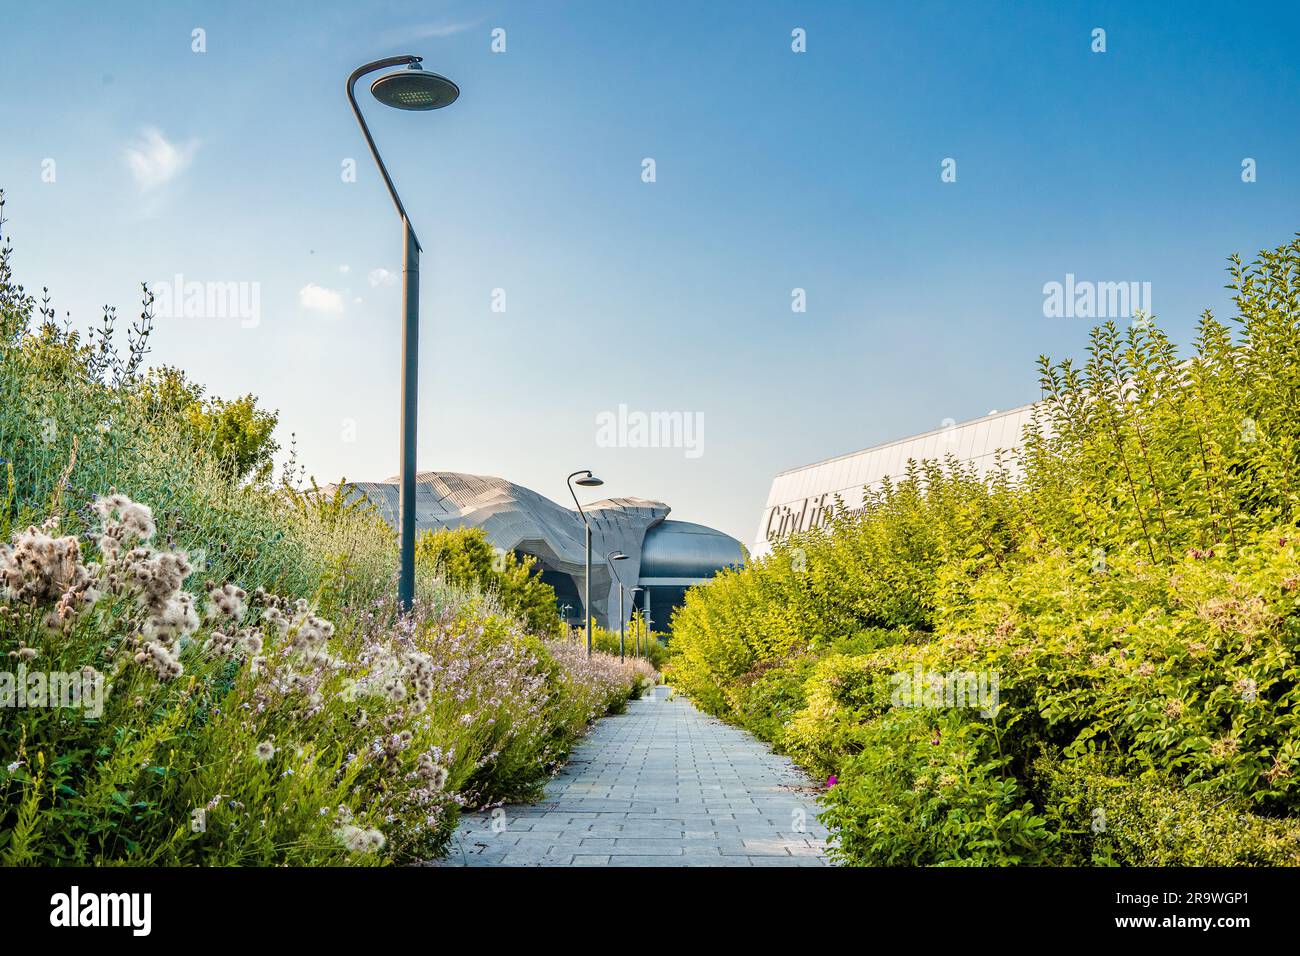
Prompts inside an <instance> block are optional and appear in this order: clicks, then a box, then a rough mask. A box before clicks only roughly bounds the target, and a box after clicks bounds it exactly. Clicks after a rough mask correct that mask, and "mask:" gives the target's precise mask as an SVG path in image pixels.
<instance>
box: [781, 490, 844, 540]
mask: <svg viewBox="0 0 1300 956" xmlns="http://www.w3.org/2000/svg"><path fill="white" fill-rule="evenodd" d="M837 494H838V493H837V492H831V491H828V492H826V493H825V494H821V495H814V496H812V497H811V498H805V499H803V501H793V502H788V503H786V504H783V505H773V506H772V508H770V509H769V510H768V512H767V521H766V522H765V523H764V525H763V535H764V537H766V538H767V540H768V541H779V540H781V539H783V538H788V537H789V536H790V535H792V534H795V533H797V532H800V531H811V530H813V529H814V528H820V527H822V526H823V525H825V524H827V523H828V522H829V521H830V520H831V516H832V515H833V514H835V502H836V498H837ZM861 510H862V508H861V507H858V508H849V509H848V511H849V512H850V513H856V512H858V511H861Z"/></svg>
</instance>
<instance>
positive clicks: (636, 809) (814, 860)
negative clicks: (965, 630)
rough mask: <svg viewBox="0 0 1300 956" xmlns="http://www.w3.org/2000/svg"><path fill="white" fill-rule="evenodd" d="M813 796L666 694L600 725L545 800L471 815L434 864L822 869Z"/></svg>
mask: <svg viewBox="0 0 1300 956" xmlns="http://www.w3.org/2000/svg"><path fill="white" fill-rule="evenodd" d="M814 794H815V789H814V788H812V787H811V786H810V785H809V781H808V779H807V778H806V777H805V776H804V775H803V774H802V773H801V772H800V771H799V770H798V769H797V768H796V767H795V766H794V764H792V763H791V762H790V761H789V760H788V759H786V758H785V757H780V756H777V755H776V754H773V753H772V752H771V751H770V750H769V749H768V748H767V747H766V746H765V745H764V744H762V743H760V742H759V741H758V740H756V739H755V738H754V737H752V736H750V735H749V734H747V733H745V732H744V731H742V730H737V729H736V728H734V727H730V726H728V725H726V724H724V723H722V722H721V721H719V720H715V719H714V718H712V717H707V716H705V715H704V714H702V713H701V712H700V711H699V710H697V709H696V708H695V707H694V706H693V705H692V704H691V703H690V701H688V700H686V698H684V697H672V696H671V691H670V690H669V689H668V688H667V687H658V688H656V689H655V692H654V694H653V696H650V695H648V696H647V697H646V698H644V699H642V700H638V701H633V702H632V703H631V704H629V705H628V711H627V713H626V714H621V715H619V716H617V717H606V718H605V719H603V720H601V721H599V722H598V723H597V724H596V726H595V728H594V729H593V730H592V731H591V733H590V734H589V735H588V736H587V737H586V738H585V739H584V740H583V741H582V742H581V743H580V744H579V745H578V747H577V748H576V749H575V751H574V753H573V756H572V759H571V760H570V761H569V763H568V764H567V765H566V766H565V767H564V769H563V770H562V771H561V772H560V774H559V776H557V777H556V778H555V779H554V780H552V781H551V782H550V784H548V785H547V787H546V792H545V795H544V796H543V798H542V800H541V801H540V802H538V803H535V804H522V805H518V806H508V807H503V808H500V809H498V810H495V811H491V812H486V813H474V814H467V815H466V816H465V817H464V818H463V819H462V821H461V825H460V828H459V830H458V831H457V833H456V835H455V837H454V838H453V839H452V843H451V846H450V848H449V850H448V853H447V857H446V858H445V859H443V860H439V861H438V863H437V865H441V866H825V865H827V861H826V857H825V840H826V830H825V828H824V827H822V826H821V824H820V823H818V822H817V807H816V803H815V800H814ZM494 814H495V816H494Z"/></svg>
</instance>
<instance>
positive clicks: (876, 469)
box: [751, 405, 1035, 557]
mask: <svg viewBox="0 0 1300 956" xmlns="http://www.w3.org/2000/svg"><path fill="white" fill-rule="evenodd" d="M1034 407H1035V406H1034V405H1022V406H1021V407H1019V408H1013V409H1011V410H1010V411H1006V412H994V413H991V414H988V415H985V416H984V417H982V418H976V419H974V420H972V421H968V422H961V423H954V424H952V425H949V426H946V427H943V428H938V429H935V430H934V431H931V432H925V433H924V434H921V435H913V436H911V437H909V438H901V439H899V440H897V441H892V442H887V443H885V444H883V445H876V446H874V447H872V448H865V449H863V450H862V451H856V452H853V453H852V454H848V455H840V456H839V457H838V458H830V459H827V460H826V461H819V462H815V463H813V464H811V465H805V466H803V467H802V468H793V469H791V470H789V471H783V472H781V474H779V475H777V476H776V478H774V479H773V480H772V488H771V490H770V491H769V492H768V495H767V504H766V505H765V506H764V508H763V517H762V519H761V520H760V521H759V525H758V531H757V533H756V534H755V537H754V547H753V550H752V552H751V553H752V555H753V556H754V557H761V556H762V555H764V554H766V553H767V552H768V551H769V550H771V543H770V542H771V541H773V540H780V539H782V538H786V537H788V536H789V535H791V534H793V533H795V532H796V531H807V530H810V529H812V528H817V527H821V526H822V525H823V524H825V523H826V521H827V520H828V519H829V517H830V514H831V512H832V511H833V510H834V506H835V499H836V497H839V498H840V500H842V501H843V502H844V504H845V506H846V507H848V508H849V509H851V510H852V509H857V508H860V507H862V503H863V495H864V493H865V490H866V489H867V488H873V489H874V488H879V487H880V484H881V482H882V480H883V479H884V478H885V477H886V476H888V477H891V478H895V479H897V478H898V477H899V476H901V475H902V474H904V472H905V471H906V469H907V462H908V460H909V459H911V460H914V461H917V462H920V461H925V460H927V459H939V460H943V459H946V458H947V457H948V456H949V455H952V456H954V457H956V458H957V459H958V460H959V461H961V462H965V463H969V464H973V465H974V466H975V467H976V468H977V469H978V470H979V472H980V473H981V474H987V473H988V472H990V471H992V470H993V469H994V467H995V466H996V463H997V457H998V452H999V451H1002V452H1003V462H1004V464H1006V465H1008V466H1009V467H1010V468H1011V470H1012V472H1013V473H1014V472H1015V470H1016V469H1017V467H1018V463H1017V459H1016V452H1017V451H1018V450H1019V448H1020V447H1021V443H1022V436H1023V434H1024V429H1025V426H1027V425H1029V424H1030V422H1031V420H1032V414H1033V410H1034Z"/></svg>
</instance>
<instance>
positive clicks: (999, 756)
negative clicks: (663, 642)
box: [668, 239, 1300, 864]
mask: <svg viewBox="0 0 1300 956" xmlns="http://www.w3.org/2000/svg"><path fill="white" fill-rule="evenodd" d="M1297 271H1300V239H1297V240H1296V241H1293V242H1291V243H1290V244H1288V245H1287V246H1284V247H1282V248H1280V249H1277V250H1275V251H1272V252H1264V253H1261V254H1260V256H1259V258H1258V259H1257V260H1256V261H1255V262H1254V263H1252V264H1250V265H1244V264H1242V263H1241V262H1240V260H1238V259H1236V258H1235V257H1234V258H1233V260H1232V262H1231V267H1230V272H1231V274H1232V288H1233V289H1234V292H1235V295H1234V302H1235V305H1236V307H1237V311H1238V314H1237V316H1235V321H1236V323H1237V326H1238V328H1239V334H1238V335H1236V336H1234V334H1233V332H1232V331H1231V330H1230V329H1229V327H1227V326H1225V325H1223V324H1221V323H1219V322H1218V321H1217V320H1215V319H1214V317H1213V316H1212V315H1210V314H1208V313H1207V314H1206V315H1205V316H1204V317H1203V318H1202V320H1201V322H1200V324H1199V326H1198V330H1197V337H1196V341H1195V342H1194V344H1193V350H1192V356H1191V358H1190V359H1189V360H1187V361H1182V360H1181V359H1180V358H1179V357H1178V356H1176V354H1175V350H1174V347H1173V345H1172V343H1170V341H1169V340H1168V339H1167V338H1166V336H1165V335H1164V333H1162V332H1161V331H1160V329H1159V328H1158V327H1157V326H1156V325H1155V324H1154V323H1153V322H1150V321H1146V320H1145V319H1144V321H1141V322H1134V323H1133V324H1132V325H1131V326H1130V327H1128V328H1126V329H1123V330H1121V329H1120V328H1118V327H1117V326H1116V325H1115V324H1114V323H1107V324H1105V325H1103V326H1100V327H1099V328H1097V329H1095V330H1094V331H1093V334H1092V338H1091V344H1090V346H1089V349H1088V356H1087V359H1086V361H1084V362H1083V363H1081V364H1079V365H1076V364H1074V363H1072V362H1069V361H1066V362H1062V363H1059V364H1053V363H1051V362H1050V361H1049V360H1048V359H1046V358H1044V359H1042V360H1041V362H1040V373H1041V379H1042V385H1043V391H1044V395H1045V396H1046V400H1045V402H1044V403H1043V404H1042V405H1041V406H1040V407H1039V409H1038V410H1037V413H1036V422H1035V424H1034V426H1032V427H1031V428H1030V429H1028V431H1027V433H1026V435H1025V442H1024V452H1023V455H1022V461H1021V465H1022V471H1021V472H1020V474H1018V475H1016V476H1015V477H1013V475H1012V474H1011V473H1010V472H1009V471H1006V470H999V469H994V471H993V473H992V474H991V475H988V476H983V477H981V476H978V475H976V474H974V473H972V472H971V471H970V470H968V469H963V468H962V467H960V466H959V465H957V463H956V462H954V461H951V460H949V461H948V462H946V463H938V462H926V463H911V464H909V467H908V470H907V473H906V474H905V475H904V476H903V477H902V479H900V480H899V481H898V482H895V483H886V484H885V485H884V486H883V487H882V488H879V489H875V490H873V491H871V492H870V493H869V495H868V499H867V506H866V508H865V510H864V511H863V512H862V513H861V514H849V513H845V512H843V511H840V512H839V513H837V514H836V515H835V516H834V517H833V519H832V520H831V522H830V524H829V525H828V526H827V527H826V528H823V529H821V530H819V531H815V532H812V533H808V534H801V535H797V536H795V537H794V538H792V539H791V540H789V541H785V542H782V543H779V544H778V545H777V546H776V547H775V548H774V550H773V553H772V554H771V555H770V556H769V557H767V558H765V559H763V560H761V561H758V562H755V563H753V564H751V565H749V566H748V567H746V568H744V569H741V570H738V571H732V572H727V573H724V574H722V575H719V577H718V578H717V579H716V580H715V581H714V582H712V583H710V584H709V585H707V586H704V587H700V588H695V589H692V591H690V592H689V593H688V595H687V599H686V603H685V605H684V607H683V608H682V609H681V610H680V611H679V612H678V614H677V615H676V616H675V617H674V620H673V633H674V641H673V646H672V651H673V656H672V659H671V661H670V662H669V668H668V669H669V671H670V676H671V679H672V680H673V681H674V683H675V684H676V686H678V687H679V688H681V689H682V690H684V691H685V692H687V693H689V694H691V695H692V697H694V698H695V699H696V700H697V701H698V702H699V703H700V704H701V705H702V706H704V707H705V708H707V709H708V710H710V711H712V712H713V713H716V714H719V715H720V716H723V717H725V718H727V719H729V720H733V721H736V722H738V723H740V724H742V725H744V726H746V727H749V728H750V729H752V730H754V731H755V732H756V733H759V734H760V735H762V736H764V737H765V738H767V739H770V740H772V741H773V742H774V743H775V744H776V746H778V747H780V748H782V749H784V750H786V751H787V752H789V753H790V754H792V755H793V756H794V757H795V758H796V759H798V760H799V761H801V762H803V763H804V764H805V765H807V766H808V767H809V768H810V769H811V770H813V771H815V772H817V773H818V775H822V774H826V775H833V776H835V777H836V778H837V782H836V784H835V786H833V787H831V788H830V790H829V791H828V792H827V793H826V795H825V798H824V802H825V806H826V820H827V822H828V824H829V825H830V827H831V830H832V836H833V838H834V840H835V841H836V845H837V853H838V854H839V855H840V857H841V859H843V860H845V861H846V862H850V863H867V864H881V863H884V864H895V863H910V864H916V863H928V864H954V863H969V864H986V863H1063V862H1079V861H1080V860H1083V861H1085V862H1087V861H1092V860H1094V859H1095V860H1096V861H1097V862H1116V863H1124V864H1168V863H1185V864H1197V863H1202V862H1209V861H1213V862H1217V863H1224V864H1233V863H1257V862H1268V863H1281V862H1294V860H1295V854H1294V852H1293V846H1291V847H1290V848H1289V845H1288V841H1289V840H1292V841H1293V840H1294V838H1295V835H1296V832H1297V830H1296V825H1297V823H1296V821H1297V818H1298V817H1300V710H1298V709H1297V704H1300V664H1298V663H1297V661H1298V660H1300V556H1298V555H1297V548H1296V543H1295V542H1296V539H1297V537H1298V536H1300V528H1297V524H1296V522H1297V518H1298V517H1300V497H1298V495H1300V486H1298V485H1297V476H1300V418H1297V416H1296V415H1295V414H1294V407H1295V398H1294V396H1295V395H1296V394H1298V393H1300V299H1298V296H1300V288H1297V286H1296V284H1295V282H1294V276H1295V274H1296V272H1297ZM954 673H956V674H959V675H969V676H973V677H976V678H982V679H984V680H985V682H986V684H988V685H991V683H992V680H993V679H996V681H997V690H998V702H997V704H998V705H997V706H996V707H990V708H987V712H985V710H986V709H985V708H982V707H979V708H973V707H964V706H954V705H952V704H945V705H944V706H941V707H932V706H909V705H908V704H909V702H908V701H906V700H901V699H895V698H894V694H893V692H894V691H895V690H896V689H897V687H898V686H899V685H898V680H899V678H900V677H901V676H903V675H908V674H917V675H926V676H925V678H924V679H925V680H926V681H929V680H930V677H929V676H928V675H945V674H954ZM910 703H912V704H915V701H911V702H910ZM1103 798H1104V799H1103ZM1090 802H1091V803H1093V804H1095V805H1096V807H1101V806H1103V805H1105V806H1106V807H1107V808H1114V810H1115V814H1118V817H1119V818H1120V819H1121V820H1122V821H1123V822H1122V824H1121V829H1119V830H1112V831H1111V833H1110V835H1109V836H1107V837H1105V838H1094V837H1093V835H1092V833H1091V830H1089V831H1088V834H1087V835H1086V836H1083V837H1081V836H1080V834H1079V827H1080V825H1081V824H1080V814H1081V813H1082V812H1083V811H1084V810H1087V812H1088V813H1091V811H1092V809H1093V808H1090V807H1089V806H1088V804H1089V803H1090ZM1106 812H1107V813H1110V809H1107V810H1106Z"/></svg>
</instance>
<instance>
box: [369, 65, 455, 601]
mask: <svg viewBox="0 0 1300 956" xmlns="http://www.w3.org/2000/svg"><path fill="white" fill-rule="evenodd" d="M422 59H423V57H418V56H412V55H410V54H403V55H402V56H390V57H385V58H384V59H382V60H375V61H374V62H372V63H367V64H365V65H364V66H360V67H358V68H357V69H356V70H354V71H353V73H352V75H351V76H349V77H348V84H347V92H348V102H349V103H351V104H352V112H353V114H354V115H355V116H356V118H357V123H358V124H359V125H360V126H361V133H362V135H364V136H365V138H366V145H367V146H369V147H370V155H371V156H372V157H374V160H375V165H376V166H378V167H379V172H380V174H381V175H382V176H383V177H384V185H386V186H387V187H388V194H389V195H390V196H391V197H392V198H393V205H394V206H396V207H397V214H398V216H400V217H401V219H402V230H403V233H404V240H405V243H404V252H403V257H402V315H403V319H402V441H401V460H402V464H401V472H400V479H399V484H398V522H397V525H398V537H399V540H400V553H399V558H398V577H397V603H398V606H399V607H400V609H401V610H403V611H409V610H410V609H411V604H412V602H413V601H414V599H415V444H416V428H415V422H416V408H417V406H416V390H417V386H418V384H419V361H420V240H419V239H417V238H416V236H415V229H414V228H413V227H412V226H411V217H410V216H408V215H407V214H406V207H405V206H403V205H402V199H401V197H400V196H398V195H397V188H396V187H395V186H394V185H393V179H392V177H391V176H389V175H388V167H387V166H385V165H384V161H383V159H382V158H381V157H380V155H379V149H378V147H376V146H375V139H374V137H373V136H371V135H370V127H369V126H367V125H366V119H365V117H364V116H363V115H362V114H361V107H360V106H358V105H357V97H356V93H355V87H356V85H357V80H359V79H360V78H361V77H363V76H365V75H366V74H367V73H373V72H374V71H376V70H382V69H384V68H385V67H390V66H406V67H407V68H408V69H407V71H401V72H398V73H395V74H389V75H388V76H384V77H380V78H379V79H378V80H376V81H375V83H374V84H373V85H372V86H371V88H370V91H371V93H372V94H374V96H375V99H377V100H379V101H380V102H381V103H383V104H384V105H386V106H392V107H395V108H397V109H404V110H421V111H424V110H434V109H440V108H442V107H444V106H448V105H450V104H451V103H454V102H455V101H456V97H457V96H459V95H460V89H459V88H458V87H457V86H456V84H455V83H453V82H452V81H451V80H449V79H447V78H446V77H442V76H438V75H437V74H436V73H426V72H424V70H423V69H422V68H421V67H420V61H421V60H422Z"/></svg>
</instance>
